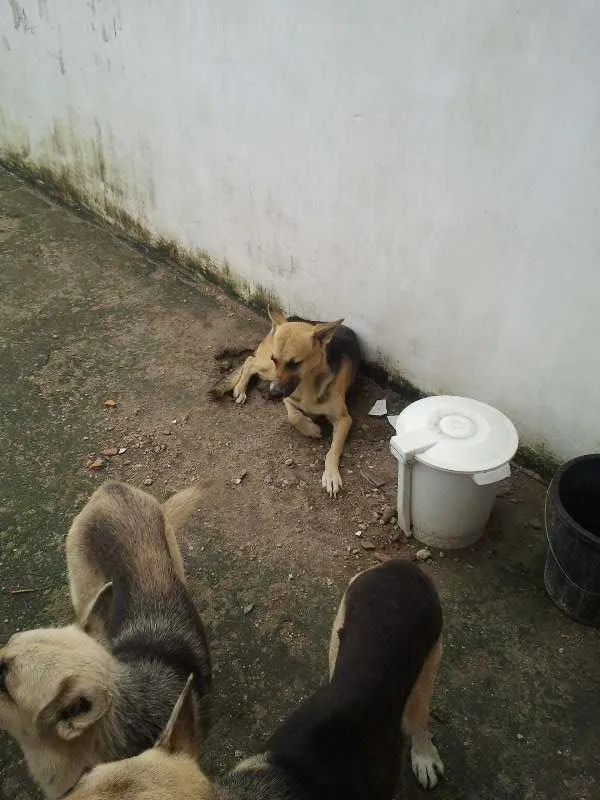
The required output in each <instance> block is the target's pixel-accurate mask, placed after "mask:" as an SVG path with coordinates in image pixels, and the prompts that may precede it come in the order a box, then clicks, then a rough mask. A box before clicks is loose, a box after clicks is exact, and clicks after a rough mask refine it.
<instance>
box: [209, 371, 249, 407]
mask: <svg viewBox="0 0 600 800" xmlns="http://www.w3.org/2000/svg"><path fill="white" fill-rule="evenodd" d="M242 369H243V367H238V368H237V369H234V371H233V372H231V373H230V374H229V375H226V376H225V377H224V378H221V380H220V381H217V383H215V385H214V386H213V387H211V389H210V390H209V395H210V396H211V397H212V398H214V399H215V400H220V399H221V398H222V397H225V395H226V394H227V393H228V392H230V391H231V390H232V389H233V387H234V386H235V385H236V383H237V382H238V380H239V378H240V375H241V374H242Z"/></svg>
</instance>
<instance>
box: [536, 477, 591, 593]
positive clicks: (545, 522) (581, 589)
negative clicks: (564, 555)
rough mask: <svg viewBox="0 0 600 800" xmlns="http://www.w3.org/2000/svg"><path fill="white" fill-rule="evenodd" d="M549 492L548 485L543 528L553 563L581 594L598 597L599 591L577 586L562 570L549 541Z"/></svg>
mask: <svg viewBox="0 0 600 800" xmlns="http://www.w3.org/2000/svg"><path fill="white" fill-rule="evenodd" d="M549 494H550V487H548V489H547V490H546V499H545V500H544V530H545V532H546V542H547V544H548V550H550V552H551V554H552V558H553V559H554V563H555V564H556V566H557V567H558V568H559V570H560V571H561V572H562V574H563V576H564V577H565V578H566V579H567V582H568V583H570V584H571V586H573V587H574V588H575V589H577V591H579V592H583V594H587V595H588V596H589V597H600V592H590V590H589V589H583V588H582V587H581V586H579V584H578V583H575V581H574V580H573V578H572V577H571V576H570V575H569V574H568V573H567V572H566V571H565V570H564V568H563V566H562V564H561V563H560V561H559V560H558V558H557V556H556V553H555V552H554V548H553V547H552V542H551V541H550V534H549V532H548V513H547V512H548V495H549Z"/></svg>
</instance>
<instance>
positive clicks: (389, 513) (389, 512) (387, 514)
mask: <svg viewBox="0 0 600 800" xmlns="http://www.w3.org/2000/svg"><path fill="white" fill-rule="evenodd" d="M395 513H396V509H395V508H394V506H390V505H385V506H384V507H383V509H382V511H381V519H382V520H383V523H384V524H385V525H387V523H388V522H391V520H392V517H393V516H394V515H395Z"/></svg>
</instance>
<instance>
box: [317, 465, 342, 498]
mask: <svg viewBox="0 0 600 800" xmlns="http://www.w3.org/2000/svg"><path fill="white" fill-rule="evenodd" d="M321 486H322V487H323V488H324V489H327V494H328V495H329V497H337V494H338V492H339V490H340V489H341V488H342V486H343V483H342V478H341V476H340V471H339V469H338V468H337V467H328V466H325V471H324V472H323V477H322V478H321Z"/></svg>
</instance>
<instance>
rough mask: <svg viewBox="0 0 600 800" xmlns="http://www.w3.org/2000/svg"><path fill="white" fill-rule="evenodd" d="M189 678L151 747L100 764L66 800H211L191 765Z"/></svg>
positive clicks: (206, 786) (193, 762) (193, 752)
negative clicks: (163, 727)
mask: <svg viewBox="0 0 600 800" xmlns="http://www.w3.org/2000/svg"><path fill="white" fill-rule="evenodd" d="M191 688H192V676H190V678H189V679H188V682H187V684H186V687H185V689H184V690H183V692H182V693H181V696H180V697H179V700H178V701H177V703H176V705H175V708H174V709H173V712H172V714H171V717H170V719H169V721H168V723H167V725H166V727H165V729H164V731H163V732H162V734H161V737H160V739H159V740H158V742H157V743H156V745H155V746H154V747H153V748H151V749H150V750H146V751H145V752H144V753H142V754H141V755H139V756H135V757H134V758H127V759H124V760H122V761H114V762H112V763H110V764H100V765H98V766H97V767H95V768H94V769H92V770H91V771H90V772H88V773H87V774H86V775H84V776H83V777H82V778H81V780H80V781H79V782H78V783H77V784H76V786H75V788H74V789H73V791H72V792H70V793H69V795H68V800H158V798H160V800H211V799H212V798H213V797H214V791H213V788H212V785H211V783H210V781H209V780H208V778H207V777H205V775H203V773H202V772H201V771H200V769H199V768H198V765H197V764H196V760H195V755H196V750H195V746H194V730H195V723H194V704H193V702H192V692H191Z"/></svg>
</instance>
